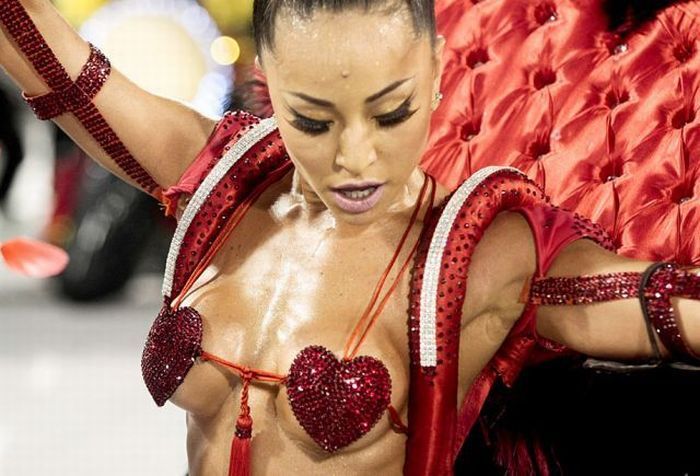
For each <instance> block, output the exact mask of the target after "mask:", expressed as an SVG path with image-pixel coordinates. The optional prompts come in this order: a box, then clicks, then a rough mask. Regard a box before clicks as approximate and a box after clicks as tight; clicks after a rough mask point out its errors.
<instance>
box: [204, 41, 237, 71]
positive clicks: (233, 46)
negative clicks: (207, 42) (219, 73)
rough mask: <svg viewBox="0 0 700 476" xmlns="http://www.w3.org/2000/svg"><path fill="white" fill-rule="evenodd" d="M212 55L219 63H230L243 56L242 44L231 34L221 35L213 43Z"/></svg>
mask: <svg viewBox="0 0 700 476" xmlns="http://www.w3.org/2000/svg"><path fill="white" fill-rule="evenodd" d="M211 56H212V58H214V61H216V62H217V63H218V64H222V65H230V64H233V63H235V62H236V61H238V58H239V57H240V56H241V46H240V45H239V44H238V42H237V41H236V40H235V39H233V38H231V37H230V36H220V37H219V38H217V39H216V40H214V41H213V42H212V44H211Z"/></svg>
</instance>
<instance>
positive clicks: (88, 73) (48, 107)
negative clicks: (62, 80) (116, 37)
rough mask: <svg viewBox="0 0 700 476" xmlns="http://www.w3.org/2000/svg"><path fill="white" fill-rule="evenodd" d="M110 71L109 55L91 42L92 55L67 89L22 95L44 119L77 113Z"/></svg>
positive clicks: (90, 99) (40, 117)
mask: <svg viewBox="0 0 700 476" xmlns="http://www.w3.org/2000/svg"><path fill="white" fill-rule="evenodd" d="M110 71H111V65H110V63H109V60H108V59H107V57H106V56H105V55H104V54H102V52H101V51H100V50H99V49H98V48H97V47H96V46H95V45H93V44H90V57H89V58H88V60H87V62H86V63H85V66H83V69H82V71H80V75H79V76H78V79H76V80H75V82H74V83H71V85H70V86H69V87H68V88H67V89H64V90H60V91H54V92H50V93H48V94H44V95H42V96H27V95H26V94H24V93H22V97H24V100H25V101H27V104H29V106H30V107H31V108H32V110H33V111H34V114H36V116H37V117H38V118H39V119H41V120H42V121H45V120H48V119H53V118H55V117H58V116H60V115H62V114H65V113H66V112H72V113H76V112H78V111H79V110H80V109H82V108H84V107H86V106H87V105H88V104H90V103H91V102H92V100H93V99H94V98H95V96H96V95H97V93H98V92H99V91H100V89H101V88H102V85H103V84H104V83H105V81H107V77H108V76H109V73H110Z"/></svg>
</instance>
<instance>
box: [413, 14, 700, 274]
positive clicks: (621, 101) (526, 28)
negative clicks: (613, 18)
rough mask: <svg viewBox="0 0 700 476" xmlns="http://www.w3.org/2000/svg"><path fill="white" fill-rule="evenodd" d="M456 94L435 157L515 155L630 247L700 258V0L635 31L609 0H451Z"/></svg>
mask: <svg viewBox="0 0 700 476" xmlns="http://www.w3.org/2000/svg"><path fill="white" fill-rule="evenodd" d="M436 3H437V14H438V29H439V31H440V32H441V33H442V34H444V35H445V36H446V37H447V38H448V44H447V48H446V52H445V60H446V68H445V74H444V76H443V93H444V95H445V98H444V100H443V103H442V105H441V107H440V108H439V109H438V110H437V111H436V113H435V115H434V120H433V131H432V135H431V139H430V145H429V150H428V152H427V153H426V155H425V157H424V162H423V165H424V167H425V168H426V169H427V170H429V171H430V172H432V173H433V174H435V175H436V177H437V178H438V179H439V180H441V181H442V182H443V183H444V184H445V185H447V186H448V187H450V188H455V187H456V186H457V185H458V183H460V181H461V180H463V179H464V178H465V177H467V176H468V175H470V174H471V172H472V171H474V170H477V169H479V168H482V167H484V166H487V165H513V166H515V167H518V168H519V169H521V170H523V171H524V172H525V173H527V174H528V175H529V176H530V177H531V178H532V179H533V180H535V181H536V182H537V183H539V184H540V185H541V186H542V187H543V188H544V190H545V192H546V193H547V194H548V195H550V196H551V198H552V201H553V202H554V203H556V204H558V205H561V206H564V207H567V208H570V209H573V210H576V211H578V212H579V213H581V214H583V215H585V216H587V217H589V218H591V219H592V220H593V221H596V222H598V223H600V224H601V225H603V227H605V228H606V229H607V230H608V232H610V234H611V235H612V237H613V239H614V241H615V244H616V246H617V247H618V253H620V254H622V255H626V256H631V257H635V258H639V259H647V260H672V261H676V262H680V263H693V264H700V234H698V233H697V230H698V225H700V199H699V196H698V195H699V193H700V189H699V185H698V184H697V177H698V175H699V174H700V170H699V167H700V91H698V89H699V88H700V72H699V69H700V54H699V52H698V48H699V47H700V41H699V38H698V37H699V36H700V1H692V2H687V3H682V4H676V5H674V6H670V7H668V8H666V9H664V10H663V11H661V12H660V13H659V14H658V15H657V17H656V19H654V20H652V21H651V22H649V23H648V24H646V25H644V26H643V27H642V28H640V29H638V30H637V31H635V32H633V33H632V34H631V35H629V36H628V37H626V38H625V39H624V40H623V39H621V37H620V36H618V35H615V34H613V33H610V32H608V31H607V27H608V19H607V17H606V16H605V15H604V12H603V9H602V1H601V0H557V1H541V2H540V1H532V0H484V1H478V0H473V1H471V2H470V1H465V0H442V1H440V0H438V1H437V2H436Z"/></svg>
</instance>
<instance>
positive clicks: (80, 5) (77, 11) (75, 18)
mask: <svg viewBox="0 0 700 476" xmlns="http://www.w3.org/2000/svg"><path fill="white" fill-rule="evenodd" d="M107 1H108V0H54V4H55V5H56V8H57V9H58V10H59V11H60V12H61V14H62V15H63V16H64V17H65V18H66V20H68V21H69V22H70V23H71V24H72V25H74V26H78V25H81V24H82V23H83V22H84V21H85V20H87V19H88V18H89V17H90V15H92V14H93V13H95V11H96V10H97V9H98V8H100V7H101V6H103V5H104V4H105V3H107Z"/></svg>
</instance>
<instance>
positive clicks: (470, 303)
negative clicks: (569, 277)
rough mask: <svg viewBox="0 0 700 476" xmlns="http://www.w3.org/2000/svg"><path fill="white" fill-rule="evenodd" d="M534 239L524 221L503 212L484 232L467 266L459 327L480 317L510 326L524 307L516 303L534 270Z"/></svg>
mask: <svg viewBox="0 0 700 476" xmlns="http://www.w3.org/2000/svg"><path fill="white" fill-rule="evenodd" d="M536 255H537V252H536V250H535V239H534V237H533V234H532V230H531V228H530V225H529V224H528V222H527V220H526V219H525V217H523V215H521V214H520V213H518V212H513V211H502V212H500V213H499V214H498V215H496V217H495V218H494V220H493V221H492V222H491V224H490V225H489V226H488V227H487V228H486V230H485V231H484V235H483V237H482V238H481V240H480V241H479V243H478V244H477V246H476V249H475V250H474V255H473V257H472V262H471V264H470V266H469V280H468V284H467V296H466V300H465V303H464V306H463V309H462V311H463V312H462V325H463V326H466V325H467V324H469V323H470V322H471V321H472V320H474V319H476V318H477V317H479V316H483V315H490V316H497V317H498V318H499V319H502V320H504V321H507V322H509V323H512V322H514V321H515V320H517V319H518V317H519V316H520V314H521V313H522V311H523V309H524V305H523V304H522V303H520V302H518V298H519V297H520V292H521V290H522V287H523V285H524V283H525V281H526V280H527V279H528V278H529V277H530V276H532V275H533V274H534V272H535V270H536Z"/></svg>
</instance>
